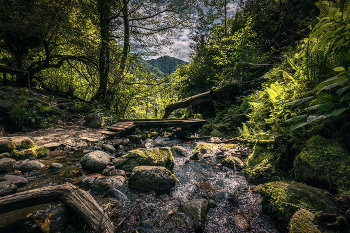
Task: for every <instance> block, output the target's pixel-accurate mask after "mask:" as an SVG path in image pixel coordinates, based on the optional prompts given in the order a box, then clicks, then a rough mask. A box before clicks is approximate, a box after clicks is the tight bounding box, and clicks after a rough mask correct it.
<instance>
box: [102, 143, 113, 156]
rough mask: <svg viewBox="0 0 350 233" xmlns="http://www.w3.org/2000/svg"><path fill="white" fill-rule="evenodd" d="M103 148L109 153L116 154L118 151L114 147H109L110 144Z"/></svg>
mask: <svg viewBox="0 0 350 233" xmlns="http://www.w3.org/2000/svg"><path fill="white" fill-rule="evenodd" d="M102 148H103V149H104V150H105V151H108V152H109V153H112V154H113V153H114V152H116V149H115V148H114V146H112V145H109V144H104V145H103V146H102Z"/></svg>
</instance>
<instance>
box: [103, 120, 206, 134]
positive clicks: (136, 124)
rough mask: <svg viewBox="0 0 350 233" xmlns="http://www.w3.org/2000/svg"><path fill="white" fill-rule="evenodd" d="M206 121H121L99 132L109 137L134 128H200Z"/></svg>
mask: <svg viewBox="0 0 350 233" xmlns="http://www.w3.org/2000/svg"><path fill="white" fill-rule="evenodd" d="M205 122H206V120H200V119H123V120H120V121H119V122H118V123H117V124H114V125H112V126H109V127H108V128H107V130H104V131H100V132H101V133H103V134H106V135H109V136H117V135H120V134H124V133H127V132H129V131H132V130H134V129H136V128H139V129H148V130H150V129H165V128H168V127H186V128H192V127H200V126H202V125H203V124H204V123H205Z"/></svg>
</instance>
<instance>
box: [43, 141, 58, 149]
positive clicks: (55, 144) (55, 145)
mask: <svg viewBox="0 0 350 233" xmlns="http://www.w3.org/2000/svg"><path fill="white" fill-rule="evenodd" d="M60 145H61V143H58V142H49V143H46V144H44V145H43V147H45V148H47V149H49V150H55V149H56V148H58V147H59V146H60Z"/></svg>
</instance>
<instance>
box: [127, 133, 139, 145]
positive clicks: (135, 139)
mask: <svg viewBox="0 0 350 233" xmlns="http://www.w3.org/2000/svg"><path fill="white" fill-rule="evenodd" d="M129 139H130V141H131V142H132V143H135V144H142V135H140V134H135V135H130V136H129Z"/></svg>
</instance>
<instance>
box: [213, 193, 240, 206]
mask: <svg viewBox="0 0 350 233" xmlns="http://www.w3.org/2000/svg"><path fill="white" fill-rule="evenodd" d="M214 200H215V202H216V203H219V204H220V205H221V204H223V205H226V204H227V203H231V204H233V205H238V197H237V195H235V194H232V193H230V192H226V191H222V192H219V193H217V194H216V195H215V197H214Z"/></svg>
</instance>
